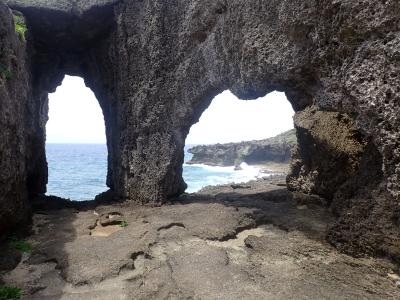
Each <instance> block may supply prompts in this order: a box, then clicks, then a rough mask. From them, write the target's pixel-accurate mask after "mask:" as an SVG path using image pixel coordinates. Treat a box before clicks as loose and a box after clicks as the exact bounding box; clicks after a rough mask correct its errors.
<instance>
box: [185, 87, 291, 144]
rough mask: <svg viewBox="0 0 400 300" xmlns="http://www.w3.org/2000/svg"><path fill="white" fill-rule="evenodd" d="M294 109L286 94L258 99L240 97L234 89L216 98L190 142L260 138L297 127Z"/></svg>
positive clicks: (217, 141)
mask: <svg viewBox="0 0 400 300" xmlns="http://www.w3.org/2000/svg"><path fill="white" fill-rule="evenodd" d="M293 115H294V111H293V108H292V106H291V105H290V103H289V101H288V100H287V98H286V96H285V94H284V93H279V92H273V93H270V94H268V95H267V96H265V97H263V98H259V99H257V100H248V101H244V100H239V99H238V98H237V97H236V96H235V95H233V94H232V93H231V92H230V91H225V92H223V93H221V94H220V95H218V96H217V97H215V98H214V100H213V101H212V103H211V105H210V106H209V107H208V109H207V110H206V111H205V112H204V113H203V115H202V116H201V118H200V121H199V122H198V123H197V124H195V125H193V126H192V128H191V129H190V133H189V135H188V137H187V139H186V144H213V143H228V142H240V141H247V140H260V139H265V138H268V137H272V136H275V135H277V134H279V133H281V132H283V131H286V130H289V129H292V128H293Z"/></svg>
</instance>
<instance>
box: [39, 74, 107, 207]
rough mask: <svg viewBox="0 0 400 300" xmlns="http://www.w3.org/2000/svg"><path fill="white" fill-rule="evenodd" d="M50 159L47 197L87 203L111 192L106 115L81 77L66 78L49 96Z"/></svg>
mask: <svg viewBox="0 0 400 300" xmlns="http://www.w3.org/2000/svg"><path fill="white" fill-rule="evenodd" d="M46 158H47V163H48V184H47V195H54V196H58V197H62V198H66V199H71V200H76V201H83V200H93V199H94V197H95V196H96V195H98V194H99V193H101V192H104V191H105V190H106V189H107V187H106V174H107V146H106V136H105V125H104V116H103V113H102V110H101V108H100V105H99V103H98V101H97V99H96V97H95V95H94V93H93V92H92V91H91V90H90V89H89V88H88V87H86V86H85V83H84V80H83V79H82V78H80V77H74V76H65V78H64V80H63V82H62V84H61V85H60V86H59V87H58V88H57V90H56V91H55V92H54V93H52V94H49V119H48V122H47V124H46Z"/></svg>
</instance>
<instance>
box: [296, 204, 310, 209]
mask: <svg viewBox="0 0 400 300" xmlns="http://www.w3.org/2000/svg"><path fill="white" fill-rule="evenodd" d="M297 209H299V210H305V209H308V207H307V205H297Z"/></svg>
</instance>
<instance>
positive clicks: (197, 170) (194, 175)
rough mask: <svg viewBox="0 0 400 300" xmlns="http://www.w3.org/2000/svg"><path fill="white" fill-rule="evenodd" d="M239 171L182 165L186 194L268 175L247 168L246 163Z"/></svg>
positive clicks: (229, 168) (197, 165) (199, 165)
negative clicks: (186, 187) (206, 187)
mask: <svg viewBox="0 0 400 300" xmlns="http://www.w3.org/2000/svg"><path fill="white" fill-rule="evenodd" d="M240 167H241V170H238V171H235V167H233V166H230V167H218V166H208V165H203V164H194V165H188V164H184V172H183V175H184V179H185V181H186V183H187V184H188V189H187V192H189V193H193V192H196V191H198V190H200V189H201V188H203V187H205V186H208V185H220V184H229V183H242V182H247V181H250V180H253V179H256V178H260V177H265V176H268V175H265V174H262V173H261V171H260V168H258V167H255V166H249V165H248V164H246V163H242V164H241V165H240Z"/></svg>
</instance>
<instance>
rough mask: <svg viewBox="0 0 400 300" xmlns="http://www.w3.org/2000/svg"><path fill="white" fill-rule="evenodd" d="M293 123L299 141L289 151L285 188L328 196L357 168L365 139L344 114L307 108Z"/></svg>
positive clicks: (296, 116) (297, 115)
mask: <svg viewBox="0 0 400 300" xmlns="http://www.w3.org/2000/svg"><path fill="white" fill-rule="evenodd" d="M294 123H295V126H296V130H297V136H298V139H299V140H300V141H301V142H300V143H299V144H298V146H297V147H296V148H295V149H294V152H293V157H292V158H293V160H292V162H291V172H290V174H289V176H288V178H287V182H288V186H289V188H290V189H292V190H301V191H303V192H306V193H309V194H318V195H321V196H323V197H325V198H332V197H333V195H334V193H335V192H336V191H337V190H338V187H340V186H341V185H342V184H343V183H344V182H346V181H347V180H348V179H349V178H351V177H352V176H354V174H355V173H356V172H357V170H359V168H360V161H361V158H362V155H363V153H364V151H365V147H366V144H367V142H366V141H365V140H364V139H363V136H362V135H361V134H360V132H359V131H358V130H357V128H356V126H355V124H354V122H353V120H352V119H351V118H350V117H349V116H348V115H346V114H342V113H338V112H326V111H318V110H317V109H316V108H315V107H309V108H306V109H305V110H303V111H301V112H298V113H297V114H296V115H295V117H294Z"/></svg>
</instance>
